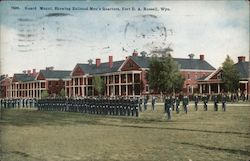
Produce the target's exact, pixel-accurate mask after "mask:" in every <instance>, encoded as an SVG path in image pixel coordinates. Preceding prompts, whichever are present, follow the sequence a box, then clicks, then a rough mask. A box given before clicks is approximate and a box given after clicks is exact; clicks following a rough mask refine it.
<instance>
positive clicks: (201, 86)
mask: <svg viewBox="0 0 250 161" xmlns="http://www.w3.org/2000/svg"><path fill="white" fill-rule="evenodd" d="M199 87H200V94H201V93H202V85H201V84H200V85H199Z"/></svg>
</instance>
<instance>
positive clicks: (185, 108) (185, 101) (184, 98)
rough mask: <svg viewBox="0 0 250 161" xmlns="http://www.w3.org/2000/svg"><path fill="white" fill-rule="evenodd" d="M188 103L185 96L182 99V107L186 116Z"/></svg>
mask: <svg viewBox="0 0 250 161" xmlns="http://www.w3.org/2000/svg"><path fill="white" fill-rule="evenodd" d="M188 103H189V99H188V96H187V95H185V96H184V97H183V107H184V111H185V113H186V114H187V112H188Z"/></svg>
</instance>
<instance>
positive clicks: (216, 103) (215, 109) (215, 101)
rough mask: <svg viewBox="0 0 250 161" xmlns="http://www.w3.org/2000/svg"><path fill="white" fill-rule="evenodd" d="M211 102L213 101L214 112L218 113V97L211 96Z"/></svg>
mask: <svg viewBox="0 0 250 161" xmlns="http://www.w3.org/2000/svg"><path fill="white" fill-rule="evenodd" d="M213 100H214V111H218V102H219V101H218V97H217V95H214V96H213Z"/></svg>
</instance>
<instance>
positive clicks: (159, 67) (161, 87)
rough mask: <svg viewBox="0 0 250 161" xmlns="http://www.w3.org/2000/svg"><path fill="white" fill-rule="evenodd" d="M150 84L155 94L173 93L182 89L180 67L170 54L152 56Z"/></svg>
mask: <svg viewBox="0 0 250 161" xmlns="http://www.w3.org/2000/svg"><path fill="white" fill-rule="evenodd" d="M148 83H149V87H150V89H153V90H154V91H155V92H163V93H168V94H170V93H172V92H174V91H176V90H177V91H179V90H180V89H182V86H183V83H184V79H183V78H182V76H181V74H180V71H179V68H178V65H177V64H176V63H175V61H174V60H173V58H172V56H171V55H170V54H166V55H162V56H161V57H157V56H152V57H151V59H150V61H149V72H148Z"/></svg>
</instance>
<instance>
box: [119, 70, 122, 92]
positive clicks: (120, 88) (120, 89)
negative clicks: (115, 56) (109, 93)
mask: <svg viewBox="0 0 250 161" xmlns="http://www.w3.org/2000/svg"><path fill="white" fill-rule="evenodd" d="M121 79H122V78H121V74H119V96H121V93H122V92H121V91H122V86H121Z"/></svg>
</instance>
